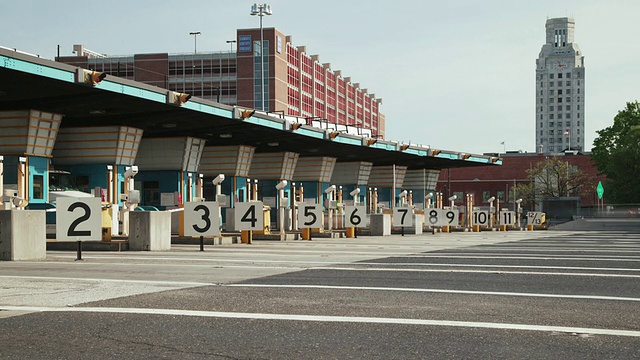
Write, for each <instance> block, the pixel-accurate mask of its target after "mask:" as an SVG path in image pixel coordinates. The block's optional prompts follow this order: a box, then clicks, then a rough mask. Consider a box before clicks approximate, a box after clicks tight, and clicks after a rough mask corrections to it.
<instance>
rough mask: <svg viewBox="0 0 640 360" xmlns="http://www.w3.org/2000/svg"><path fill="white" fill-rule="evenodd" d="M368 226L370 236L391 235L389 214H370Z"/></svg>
mask: <svg viewBox="0 0 640 360" xmlns="http://www.w3.org/2000/svg"><path fill="white" fill-rule="evenodd" d="M369 228H370V229H371V236H388V235H391V215H390V214H371V215H370V220H369Z"/></svg>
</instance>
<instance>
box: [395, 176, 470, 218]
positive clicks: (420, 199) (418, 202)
mask: <svg viewBox="0 0 640 360" xmlns="http://www.w3.org/2000/svg"><path fill="white" fill-rule="evenodd" d="M439 176H440V170H434V169H412V170H407V172H406V174H405V176H404V183H403V184H402V188H403V189H406V190H409V191H411V197H412V203H413V205H414V206H415V207H416V209H425V208H427V207H428V204H429V203H432V204H433V200H432V198H433V195H431V196H429V194H430V193H431V194H433V193H434V192H435V188H436V184H437V183H438V177H439ZM462 200H463V199H461V201H462Z"/></svg>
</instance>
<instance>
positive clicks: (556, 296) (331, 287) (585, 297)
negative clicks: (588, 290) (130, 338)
mask: <svg viewBox="0 0 640 360" xmlns="http://www.w3.org/2000/svg"><path fill="white" fill-rule="evenodd" d="M222 286H223V287H251V288H290V289H328V290H365V291H369V290H371V291H399V292H424V293H440V294H464V295H495V296H514V297H536V298H553V299H582V300H607V301H635V302H640V298H632V297H620V296H600V295H571V294H568V295H567V294H536V293H516V292H500V291H475V290H448V289H421V288H392V287H375V286H372V287H368V286H336V285H278V284H273V285H272V284H225V285H222Z"/></svg>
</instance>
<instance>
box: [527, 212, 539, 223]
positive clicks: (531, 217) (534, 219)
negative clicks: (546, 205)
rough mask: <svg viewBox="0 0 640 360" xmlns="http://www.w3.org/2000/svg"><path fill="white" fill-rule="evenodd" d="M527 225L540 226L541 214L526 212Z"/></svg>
mask: <svg viewBox="0 0 640 360" xmlns="http://www.w3.org/2000/svg"><path fill="white" fill-rule="evenodd" d="M527 225H533V226H537V225H542V213H541V212H538V211H529V212H527Z"/></svg>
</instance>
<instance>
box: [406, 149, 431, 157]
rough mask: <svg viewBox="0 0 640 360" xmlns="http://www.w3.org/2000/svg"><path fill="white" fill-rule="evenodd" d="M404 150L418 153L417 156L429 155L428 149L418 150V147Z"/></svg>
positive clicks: (413, 153) (408, 152)
mask: <svg viewBox="0 0 640 360" xmlns="http://www.w3.org/2000/svg"><path fill="white" fill-rule="evenodd" d="M404 152H406V153H407V154H412V155H418V156H428V155H429V150H419V149H411V148H409V149H407V150H405V151H404Z"/></svg>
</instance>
